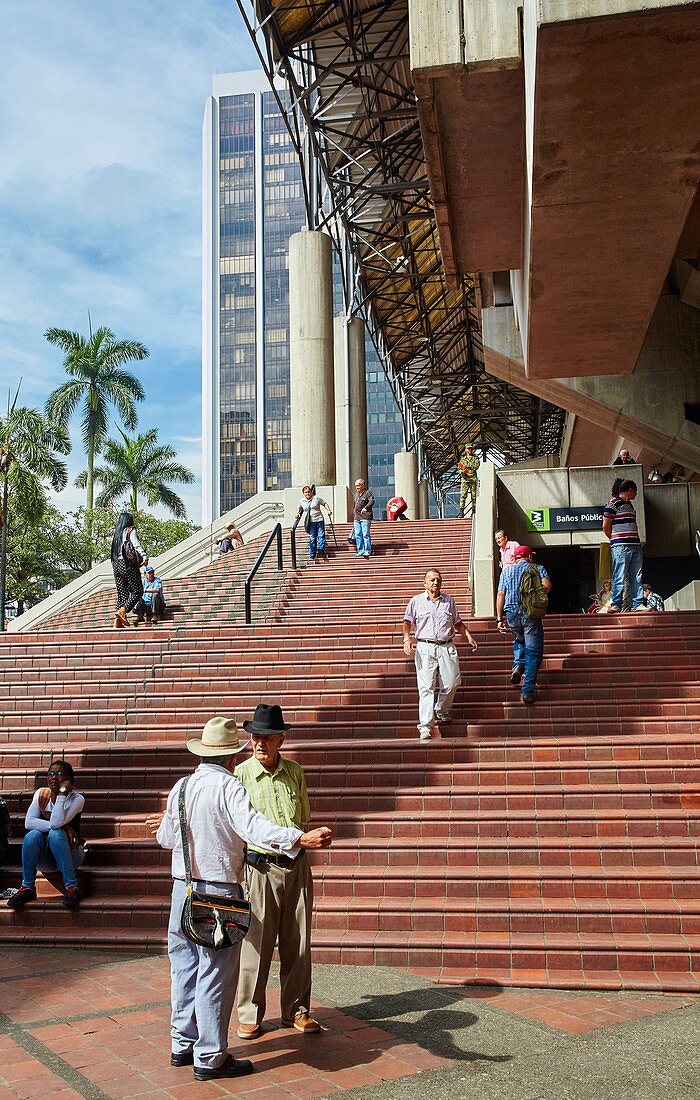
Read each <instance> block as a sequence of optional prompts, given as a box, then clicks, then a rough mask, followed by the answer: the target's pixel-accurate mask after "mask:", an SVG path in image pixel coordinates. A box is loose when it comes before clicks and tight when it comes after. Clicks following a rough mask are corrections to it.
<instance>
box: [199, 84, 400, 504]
mask: <svg viewBox="0 0 700 1100" xmlns="http://www.w3.org/2000/svg"><path fill="white" fill-rule="evenodd" d="M285 94H286V93H285V92H284V91H280V95H285ZM203 168H204V190H203V225H202V231H203V326H202V370H203V416H202V419H203V431H202V448H203V473H202V511H203V517H202V518H203V522H204V523H211V522H213V521H214V520H216V519H217V518H218V517H219V516H220V515H221V514H222V513H223V512H226V511H228V510H229V509H230V508H234V507H235V506H236V505H238V504H241V503H242V502H243V501H244V500H246V499H247V498H248V497H250V496H253V495H254V494H255V493H257V492H261V491H263V490H265V489H282V488H287V487H288V486H289V485H290V465H291V463H290V425H289V420H290V404H289V264H288V241H289V238H290V236H291V235H292V234H293V233H296V232H297V231H298V230H300V229H301V228H302V227H303V225H304V204H303V197H302V186H301V168H300V165H299V162H298V159H297V155H296V152H295V150H294V147H293V145H292V143H291V141H290V138H289V135H288V133H287V130H286V127H285V124H284V121H283V119H282V116H281V114H280V111H279V108H278V106H277V101H276V99H275V95H274V94H273V92H271V91H270V89H269V85H268V84H267V81H266V79H265V77H264V75H263V74H262V73H258V72H254V73H231V74H227V75H222V76H215V77H214V82H213V94H212V96H211V97H210V98H209V99H208V100H207V104H206V109H205V117H204V132H203ZM367 419H368V449H369V455H368V459H369V470H368V476H369V480H370V485H371V487H372V489H373V490H374V493H375V495H376V497H377V499H378V503H379V505H380V506H381V507H382V508H383V506H384V504H385V503H386V499H387V498H388V497H390V496H391V495H392V494H393V478H394V469H393V456H394V453H395V452H396V451H398V450H401V447H402V440H403V436H402V428H401V417H400V414H399V411H398V408H397V406H396V403H395V401H394V397H393V394H392V392H391V389H390V387H389V385H388V382H387V380H386V377H385V375H384V372H383V370H382V368H381V365H380V363H379V362H378V360H377V357H376V353H375V351H374V348H373V347H372V345H371V342H370V340H369V339H367Z"/></svg>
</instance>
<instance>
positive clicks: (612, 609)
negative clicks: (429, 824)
mask: <svg viewBox="0 0 700 1100" xmlns="http://www.w3.org/2000/svg"><path fill="white" fill-rule="evenodd" d="M615 613H617V614H619V613H620V608H619V607H616V606H615V604H614V603H609V604H608V615H611V614H615Z"/></svg>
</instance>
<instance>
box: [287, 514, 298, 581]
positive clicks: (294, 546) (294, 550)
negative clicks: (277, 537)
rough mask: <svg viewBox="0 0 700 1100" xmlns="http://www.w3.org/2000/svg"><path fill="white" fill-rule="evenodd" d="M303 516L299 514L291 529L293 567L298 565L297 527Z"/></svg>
mask: <svg viewBox="0 0 700 1100" xmlns="http://www.w3.org/2000/svg"><path fill="white" fill-rule="evenodd" d="M300 519H301V516H297V517H296V519H295V520H294V523H293V524H292V526H291V529H290V531H289V541H290V543H291V551H292V569H296V567H297V527H298V526H299V520H300Z"/></svg>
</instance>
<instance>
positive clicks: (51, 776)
mask: <svg viewBox="0 0 700 1100" xmlns="http://www.w3.org/2000/svg"><path fill="white" fill-rule="evenodd" d="M46 774H47V775H48V777H49V779H61V778H62V776H63V772H62V771H57V772H47V773H46Z"/></svg>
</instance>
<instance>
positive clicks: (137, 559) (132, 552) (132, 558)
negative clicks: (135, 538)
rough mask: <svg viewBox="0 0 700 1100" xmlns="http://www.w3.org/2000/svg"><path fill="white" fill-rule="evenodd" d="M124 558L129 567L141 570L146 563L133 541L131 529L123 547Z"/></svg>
mask: <svg viewBox="0 0 700 1100" xmlns="http://www.w3.org/2000/svg"><path fill="white" fill-rule="evenodd" d="M122 558H123V559H124V561H125V562H126V565H127V567H128V566H130V565H131V566H136V567H137V568H140V567H141V566H142V565H143V563H144V559H143V558H142V557H141V555H140V554H139V552H138V550H137V549H136V547H135V546H134V544H133V542H132V541H131V529H129V531H127V534H126V538H125V539H124V543H123V545H122Z"/></svg>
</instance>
